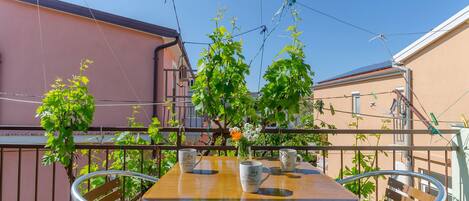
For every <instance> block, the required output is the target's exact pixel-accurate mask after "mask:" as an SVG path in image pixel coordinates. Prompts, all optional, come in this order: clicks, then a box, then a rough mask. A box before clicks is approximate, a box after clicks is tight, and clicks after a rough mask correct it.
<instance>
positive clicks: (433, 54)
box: [402, 22, 469, 145]
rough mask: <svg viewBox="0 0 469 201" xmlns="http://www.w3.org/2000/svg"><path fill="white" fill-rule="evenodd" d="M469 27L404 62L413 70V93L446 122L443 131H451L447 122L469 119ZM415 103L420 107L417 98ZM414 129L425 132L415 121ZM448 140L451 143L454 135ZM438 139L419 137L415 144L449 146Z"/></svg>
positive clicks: (456, 30) (445, 37) (459, 28)
mask: <svg viewBox="0 0 469 201" xmlns="http://www.w3.org/2000/svg"><path fill="white" fill-rule="evenodd" d="M468 27H469V24H468V23H467V22H466V23H464V24H463V25H461V26H459V27H457V28H455V29H454V30H452V31H451V32H449V33H447V34H445V35H444V36H443V37H442V38H440V39H439V40H437V41H435V42H434V43H432V44H430V45H429V46H428V47H426V48H424V49H422V50H420V51H419V52H418V53H417V54H415V55H413V56H411V57H410V58H408V59H406V60H404V61H402V63H403V64H404V65H405V66H406V67H408V68H411V69H412V71H413V90H414V92H415V94H417V96H418V98H419V99H420V101H421V103H422V105H423V107H425V109H426V110H427V112H429V113H430V112H433V113H434V114H435V115H436V116H437V117H438V120H439V121H442V122H441V123H440V126H439V128H450V123H449V122H444V121H461V114H465V115H466V116H469V107H468V106H467V103H468V102H469V95H467V94H466V93H467V92H468V91H469V79H468V75H469V59H468V58H467V57H468V52H469V29H468ZM465 94H466V95H465ZM414 104H415V105H419V104H418V103H417V101H416V100H415V98H414ZM453 104H454V105H453ZM421 111H422V110H421ZM414 118H415V117H414ZM414 128H416V129H422V128H424V126H423V125H422V123H420V122H415V123H414ZM445 138H447V139H448V140H449V139H450V136H445ZM438 139H439V137H436V138H433V139H432V141H430V139H426V140H424V139H421V138H419V137H417V138H416V140H415V144H416V145H429V144H432V145H435V144H438V145H446V144H447V141H446V140H438Z"/></svg>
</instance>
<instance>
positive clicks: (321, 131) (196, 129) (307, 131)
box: [0, 125, 459, 134]
mask: <svg viewBox="0 0 469 201" xmlns="http://www.w3.org/2000/svg"><path fill="white" fill-rule="evenodd" d="M180 129H181V128H179V127H161V128H160V129H159V130H160V131H161V132H178V131H179V130H180ZM0 130H5V131H43V130H44V129H43V128H42V127H40V126H21V125H0ZM88 131H103V132H110V131H114V132H116V131H135V132H146V131H148V128H147V127H140V128H132V127H109V126H103V127H99V126H93V127H90V128H88ZM184 131H185V132H220V131H221V130H220V129H219V128H199V127H185V128H184ZM222 131H223V132H229V130H228V129H222ZM439 131H440V132H441V133H442V134H456V133H459V130H457V129H441V130H439ZM262 132H264V133H272V134H275V133H296V134H357V133H360V134H376V133H379V134H430V133H431V132H430V131H429V130H427V129H411V130H392V129H296V128H295V129H293V128H266V129H263V130H262Z"/></svg>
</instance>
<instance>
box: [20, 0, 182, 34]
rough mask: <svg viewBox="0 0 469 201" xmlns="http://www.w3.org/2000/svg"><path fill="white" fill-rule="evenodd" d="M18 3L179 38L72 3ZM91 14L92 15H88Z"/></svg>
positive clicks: (33, 0) (45, 0)
mask: <svg viewBox="0 0 469 201" xmlns="http://www.w3.org/2000/svg"><path fill="white" fill-rule="evenodd" d="M18 1H19V2H23V3H27V4H32V5H38V2H39V6H41V7H45V8H49V9H53V10H57V11H61V12H65V13H69V14H74V15H78V16H81V17H85V18H89V19H93V17H94V18H95V19H96V20H98V21H101V22H106V23H110V24H114V25H118V26H122V27H126V28H130V29H134V30H138V31H143V32H146V33H150V34H155V35H158V36H162V37H170V38H176V37H178V36H179V33H178V32H177V31H176V30H174V29H171V28H167V27H163V26H159V25H155V24H151V23H147V22H142V21H139V20H135V19H131V18H127V17H123V16H119V15H115V14H111V13H107V12H104V11H100V10H96V9H92V8H87V7H83V6H79V5H76V4H72V3H67V2H64V1H58V0H41V1H37V0H18ZM90 11H91V12H92V14H91V13H90Z"/></svg>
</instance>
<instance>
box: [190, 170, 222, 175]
mask: <svg viewBox="0 0 469 201" xmlns="http://www.w3.org/2000/svg"><path fill="white" fill-rule="evenodd" d="M190 174H199V175H214V174H218V170H197V169H195V170H193V171H192V172H191V173H190Z"/></svg>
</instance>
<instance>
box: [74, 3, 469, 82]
mask: <svg viewBox="0 0 469 201" xmlns="http://www.w3.org/2000/svg"><path fill="white" fill-rule="evenodd" d="M65 1H67V2H71V3H75V4H79V5H86V3H85V0H65ZM86 1H87V3H88V5H89V6H90V7H92V8H94V9H99V10H103V11H106V12H110V13H114V14H118V15H122V16H125V17H129V18H133V19H137V20H141V21H145V22H149V23H153V24H158V25H162V26H166V27H170V28H174V29H176V28H177V25H176V19H175V15H174V12H173V10H172V2H171V0H166V2H165V0H138V1H136V0H112V3H110V2H111V1H109V0H86ZM260 1H262V5H263V6H262V11H263V12H262V16H261V12H260V7H261V6H260V5H261V3H260ZM297 1H299V2H301V3H303V4H306V5H308V6H310V7H312V8H314V9H317V10H320V11H322V12H325V13H328V14H330V15H333V16H336V17H338V18H340V19H343V20H346V21H348V22H350V23H353V24H355V25H358V26H361V27H364V28H366V29H369V30H371V31H373V32H375V33H385V34H389V33H409V32H424V31H429V30H430V29H432V28H434V27H435V26H437V25H438V24H440V23H441V22H443V21H445V20H446V19H448V18H449V17H451V16H452V15H454V14H455V13H456V12H458V11H459V10H461V9H463V8H464V7H465V6H467V5H469V0H412V1H408V0H393V1H384V0H381V1H378V0H357V1H346V0H327V1H326V0H323V1H319V0H297ZM175 2H176V7H177V10H178V14H179V21H180V24H181V32H182V35H183V39H184V40H185V41H197V42H208V38H207V34H208V33H209V32H211V31H212V29H213V27H214V23H213V22H212V21H211V20H210V19H211V18H213V17H214V16H215V15H216V11H217V9H219V8H225V9H227V12H226V13H225V21H224V22H225V24H226V25H227V26H229V19H230V18H231V17H237V19H238V22H237V23H238V26H240V27H241V32H242V31H246V30H249V29H252V28H255V27H257V26H259V25H261V18H262V22H263V23H262V24H265V25H266V26H267V27H269V28H271V27H272V26H273V25H274V22H272V17H273V15H274V14H275V12H276V11H277V10H278V9H279V7H280V6H281V5H282V2H283V0H237V1H235V0H175ZM297 9H298V10H299V11H300V16H301V18H302V19H303V20H302V22H301V23H300V25H299V29H300V30H301V31H303V32H304V33H303V35H302V37H301V39H302V41H303V42H304V43H305V45H306V49H305V51H306V57H307V62H308V63H309V64H310V65H311V66H312V69H313V71H314V72H315V74H316V75H315V77H314V78H313V79H314V81H315V82H316V81H320V80H323V79H326V78H328V77H332V76H334V75H337V74H339V73H343V72H345V71H348V70H352V69H354V68H357V67H360V66H364V65H369V64H374V63H379V62H382V61H385V60H389V59H390V56H389V53H388V52H387V51H386V49H385V48H384V47H383V45H382V44H381V43H380V42H379V41H371V42H370V39H371V38H372V37H373V36H372V35H370V34H368V33H366V32H362V31H359V30H357V29H354V28H352V27H350V26H347V25H344V24H341V23H338V22H336V21H334V20H332V19H330V18H327V17H324V16H322V15H319V14H317V13H313V12H311V11H310V10H307V9H305V8H304V7H302V6H299V5H297ZM291 23H292V21H291V19H290V18H289V17H286V18H283V20H282V22H281V23H280V25H279V28H278V29H276V31H275V32H274V33H273V34H272V36H271V37H270V38H269V40H268V42H267V43H266V48H265V53H264V62H263V63H264V65H263V68H262V69H263V70H265V68H266V67H267V66H268V64H270V63H271V62H272V61H273V60H274V59H275V56H276V55H277V53H278V51H279V50H280V49H281V48H282V47H283V45H285V44H286V43H288V42H289V41H290V39H289V38H288V37H287V36H288V33H287V32H286V31H285V29H286V28H287V27H288V25H290V24H291ZM422 35H423V34H407V35H400V36H389V37H388V41H387V43H388V46H389V48H390V49H391V51H392V52H393V53H396V52H398V51H399V50H401V49H403V48H404V47H406V46H407V45H408V44H410V43H411V42H413V41H414V40H416V39H417V38H419V37H420V36H422ZM241 39H242V40H243V42H244V54H245V56H246V60H247V62H249V61H250V60H251V59H252V58H253V57H254V55H255V54H256V52H257V51H258V49H259V47H260V45H261V42H262V35H260V34H259V32H252V33H249V34H246V35H243V36H242V37H241ZM186 48H187V51H188V54H189V57H190V60H191V62H192V65H193V68H196V64H197V60H198V58H199V54H200V52H201V50H202V48H205V46H200V45H189V44H187V45H186ZM259 71H260V56H259V57H257V58H256V60H254V62H253V63H252V66H251V74H250V75H249V76H248V77H247V82H248V86H249V89H250V90H252V91H256V90H257V88H258V80H259ZM262 83H263V80H262V81H261V85H262Z"/></svg>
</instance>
